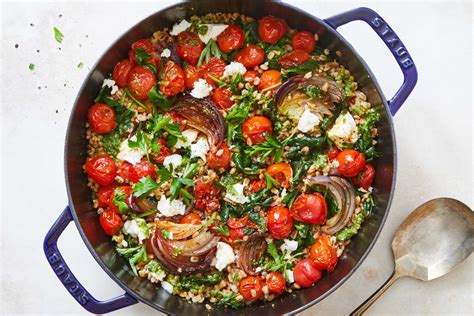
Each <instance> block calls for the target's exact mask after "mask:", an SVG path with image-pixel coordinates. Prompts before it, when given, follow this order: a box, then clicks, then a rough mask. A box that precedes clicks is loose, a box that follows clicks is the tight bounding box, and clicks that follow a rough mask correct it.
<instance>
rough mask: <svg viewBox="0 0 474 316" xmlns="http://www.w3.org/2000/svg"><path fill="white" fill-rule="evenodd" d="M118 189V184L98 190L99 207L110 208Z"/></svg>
mask: <svg viewBox="0 0 474 316" xmlns="http://www.w3.org/2000/svg"><path fill="white" fill-rule="evenodd" d="M116 187H117V185H116V184H110V185H106V186H103V187H100V188H99V190H97V203H98V206H99V207H108V206H109V205H110V199H111V196H112V193H114V190H115V188H116Z"/></svg>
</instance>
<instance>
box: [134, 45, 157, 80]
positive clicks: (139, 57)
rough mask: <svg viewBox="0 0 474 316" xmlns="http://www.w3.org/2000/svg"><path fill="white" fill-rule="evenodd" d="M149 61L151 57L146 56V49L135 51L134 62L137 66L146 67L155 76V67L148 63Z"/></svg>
mask: <svg viewBox="0 0 474 316" xmlns="http://www.w3.org/2000/svg"><path fill="white" fill-rule="evenodd" d="M150 59H151V56H150V54H148V52H147V51H146V49H144V48H137V49H136V50H135V61H136V62H137V64H139V65H140V66H143V67H147V68H148V69H150V70H151V71H152V72H153V73H154V74H155V75H156V74H157V69H156V65H155V64H153V63H150V62H149V61H150Z"/></svg>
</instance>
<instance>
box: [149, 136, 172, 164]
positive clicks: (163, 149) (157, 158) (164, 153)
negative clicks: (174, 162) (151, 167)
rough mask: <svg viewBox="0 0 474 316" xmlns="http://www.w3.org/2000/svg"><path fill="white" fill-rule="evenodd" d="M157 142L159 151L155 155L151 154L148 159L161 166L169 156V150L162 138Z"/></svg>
mask: <svg viewBox="0 0 474 316" xmlns="http://www.w3.org/2000/svg"><path fill="white" fill-rule="evenodd" d="M157 142H158V144H159V145H160V151H158V153H157V154H154V153H151V154H150V157H151V159H152V160H153V161H154V162H156V163H159V164H163V162H164V161H165V158H166V157H168V156H169V155H171V149H169V148H168V146H167V144H166V140H165V139H164V138H160V139H158V141H157Z"/></svg>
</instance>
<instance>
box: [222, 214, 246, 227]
mask: <svg viewBox="0 0 474 316" xmlns="http://www.w3.org/2000/svg"><path fill="white" fill-rule="evenodd" d="M248 221H249V217H248V216H244V217H242V218H235V217H231V218H229V219H228V220H227V226H229V227H230V228H244V227H245V226H247V222H248Z"/></svg>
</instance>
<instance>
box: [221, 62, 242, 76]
mask: <svg viewBox="0 0 474 316" xmlns="http://www.w3.org/2000/svg"><path fill="white" fill-rule="evenodd" d="M246 72H247V69H246V68H245V66H244V65H242V64H241V63H238V62H235V61H233V62H231V63H230V64H228V65H227V66H225V68H224V74H223V75H222V77H224V78H227V77H229V76H230V77H234V76H235V75H237V74H241V75H243V74H245V73H246Z"/></svg>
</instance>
